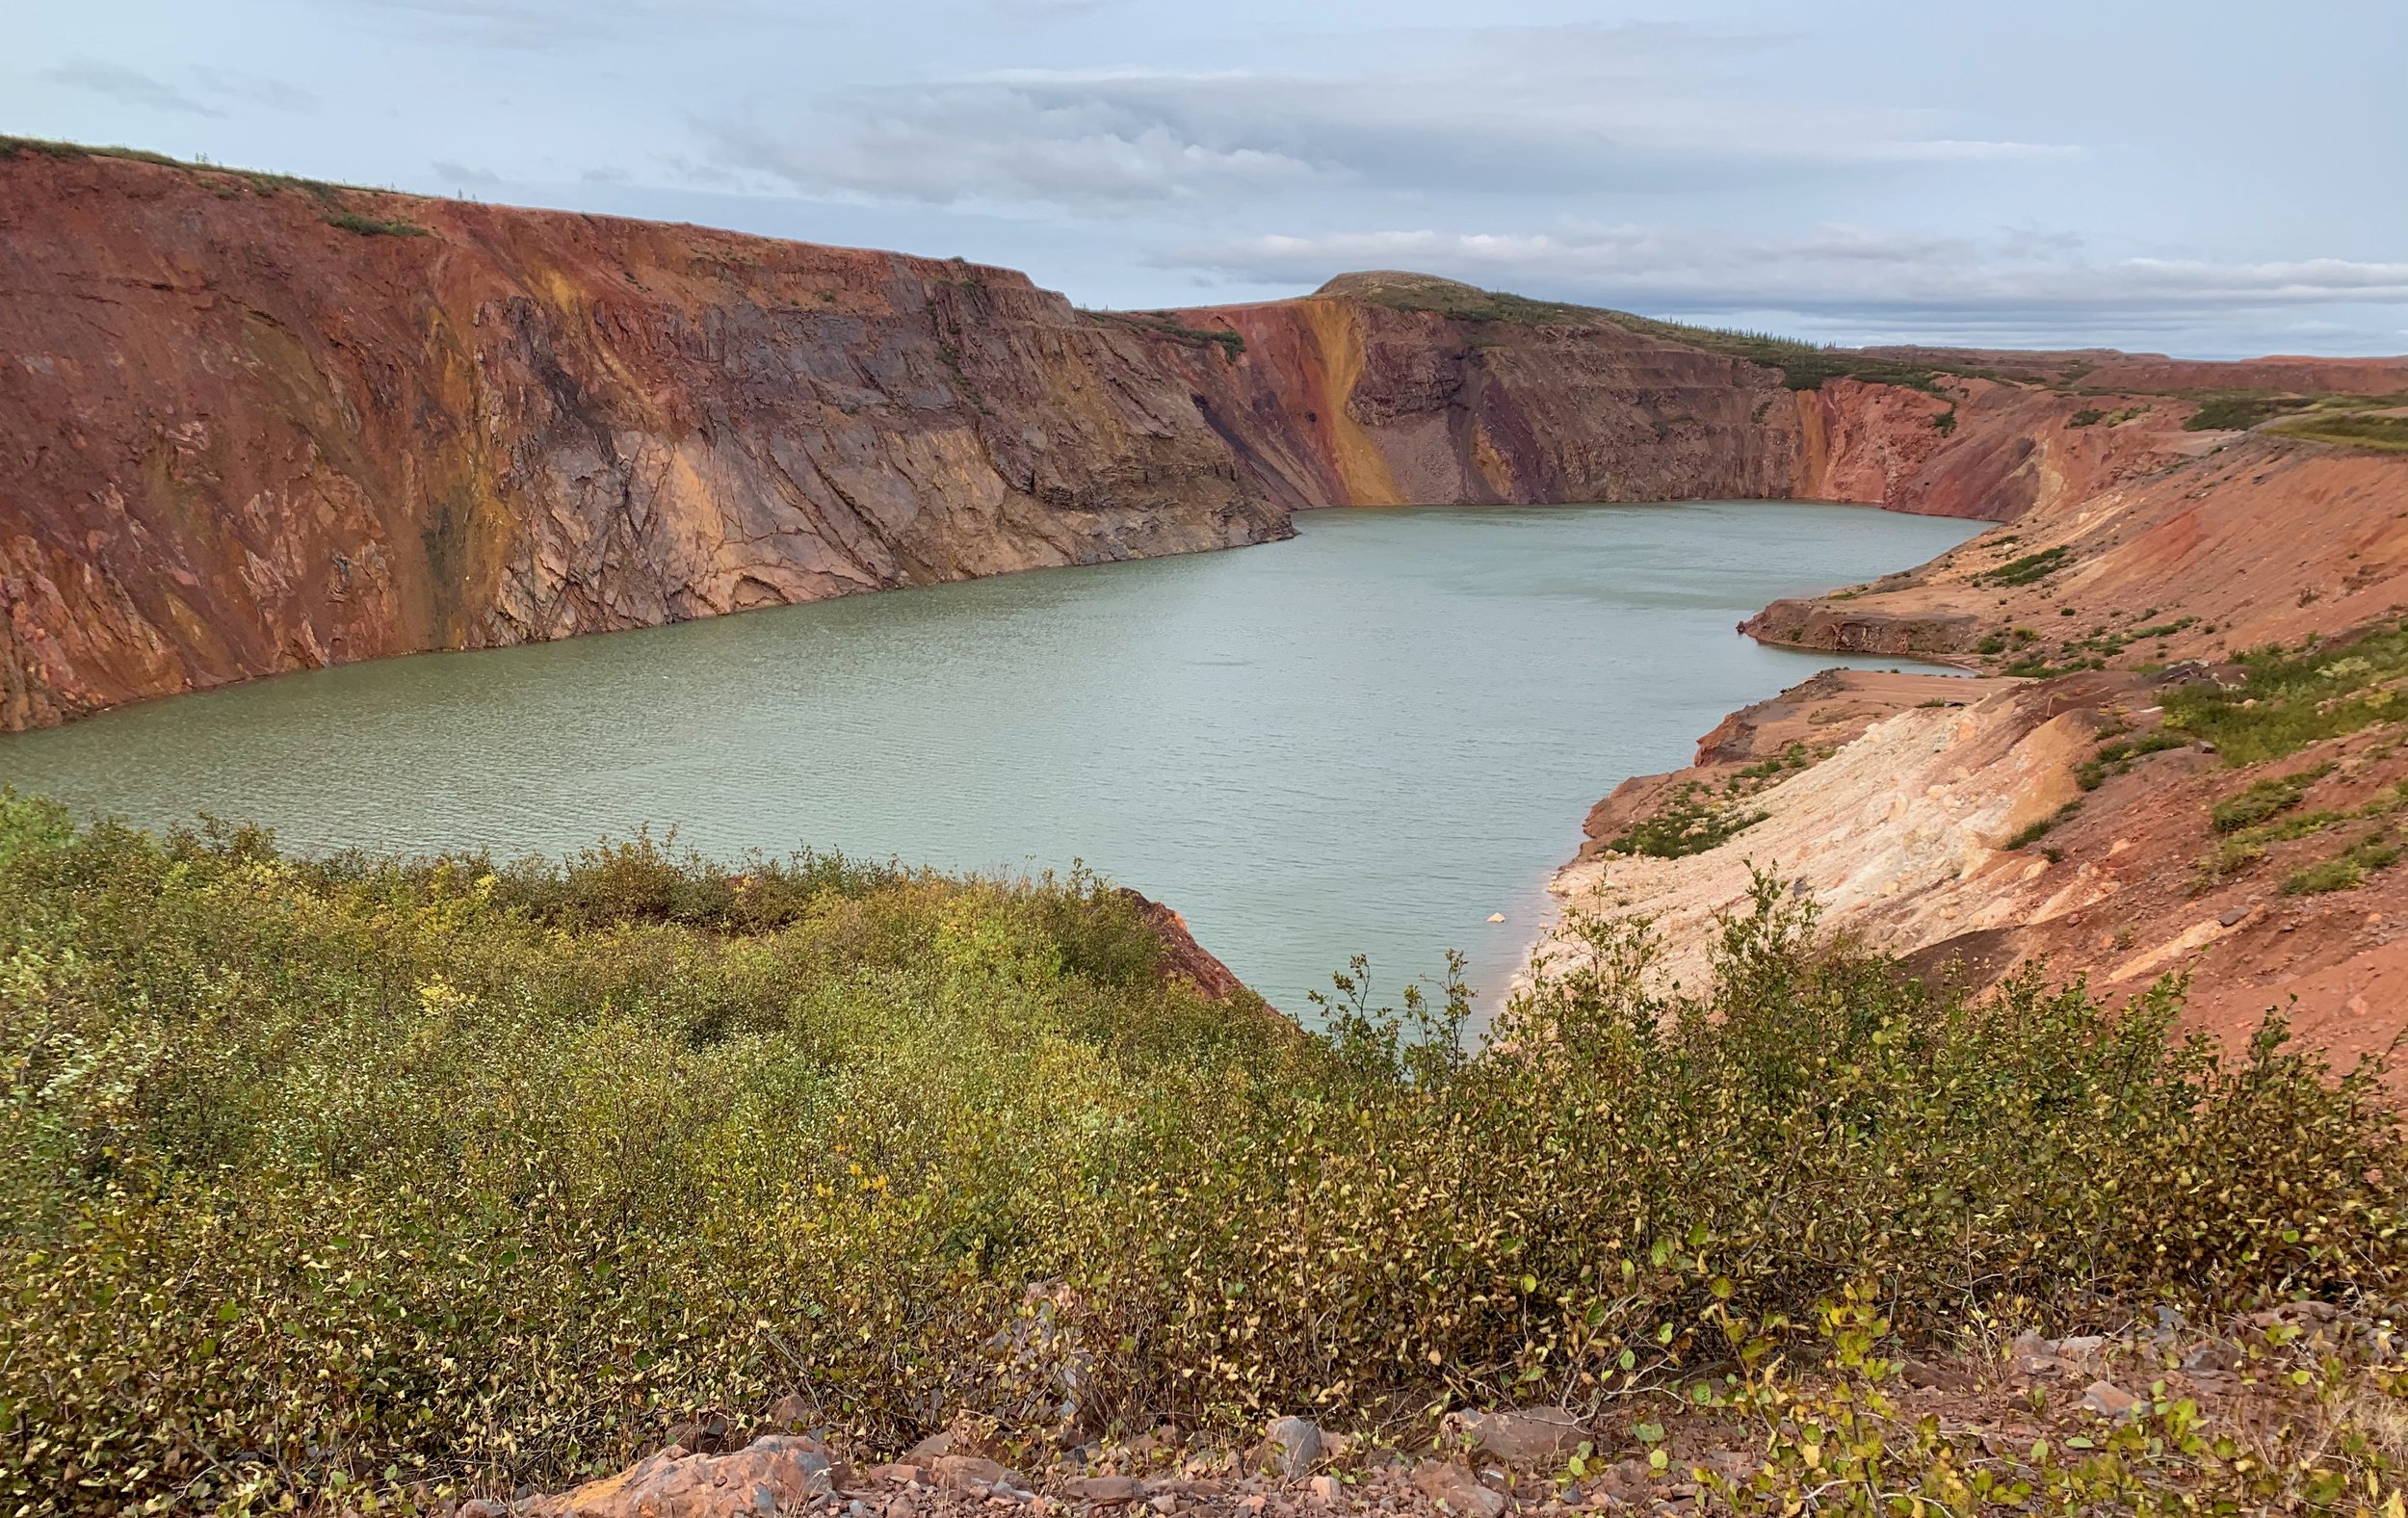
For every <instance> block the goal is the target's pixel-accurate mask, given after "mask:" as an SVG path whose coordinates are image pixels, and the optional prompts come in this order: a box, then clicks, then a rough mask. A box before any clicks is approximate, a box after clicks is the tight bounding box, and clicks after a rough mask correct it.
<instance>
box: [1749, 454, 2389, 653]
mask: <svg viewBox="0 0 2408 1518" xmlns="http://www.w3.org/2000/svg"><path fill="white" fill-rule="evenodd" d="M2193 435H2194V436H2195V435H2199V434H2193ZM2178 463H2179V466H2178V467H2174V468H2171V469H2163V468H2161V469H2160V470H2159V471H2158V472H2156V473H2153V474H2152V475H2150V476H2148V477H2146V478H2143V479H2140V480H2136V481H2133V482H2131V483H2129V484H2121V485H2117V486H2114V487H2112V488H2109V489H2105V490H2101V491H2099V492H2097V493H2096V494H2091V495H2076V494H2074V493H2072V492H2071V491H2067V492H2064V493H2061V494H2059V495H2057V496H2055V498H2053V499H2051V500H2050V501H2048V502H2047V504H2046V505H2045V506H2044V507H2038V508H2035V509H2034V510H2032V511H2031V512H2030V513H2029V514H2028V515H2026V516H2024V517H2023V518H2022V519H2020V520H2018V521H2017V522H2015V523H2014V528H2013V531H2012V532H1998V533H1989V534H1984V535H1983V536H1982V537H1977V538H1975V539H1974V540H1972V541H1971V542H1968V543H1966V544H1964V545H1962V546H1961V547H1959V548H1956V549H1954V550H1952V551H1950V553H1947V554H1944V555H1942V556H1941V557H1940V558H1939V559H1936V560H1934V561H1933V562H1931V563H1928V564H1925V565H1924V566H1922V567H1921V568H1919V569H1916V570H1913V571H1911V572H1909V573H1906V574H1900V575H1893V576H1890V577H1888V578H1886V579H1883V580H1880V581H1876V582H1874V583H1873V584H1872V585H1871V586H1870V587H1868V588H1866V589H1863V590H1861V591H1858V592H1844V593H1842V594H1839V595H1832V596H1818V597H1814V598H1811V599H1807V600H1796V601H1777V602H1775V603H1773V604H1772V605H1771V606H1769V607H1767V608H1766V609H1765V611H1763V612H1762V613H1760V614H1758V615H1756V616H1755V617H1754V618H1753V619H1751V620H1750V621H1749V622H1747V623H1746V626H1745V630H1746V631H1747V632H1749V633H1751V634H1753V635H1755V636H1756V637H1758V638H1762V639H1765V640H1766V641H1772V642H1783V643H1791V644H1795V645H1798V646H1802V647H1808V648H1832V649H1850V650H1857V651H1862V652H1869V653H1891V654H1920V655H1924V656H1927V657H1935V658H1944V659H1955V660H1959V661H1962V662H1966V663H1977V662H1979V660H1978V658H1977V657H1976V656H1977V654H1978V653H1979V651H1980V650H1981V649H1983V648H1985V647H1991V648H1992V649H1993V651H1992V652H1991V653H1990V654H1989V655H1988V660H1989V662H1990V663H1991V664H1993V665H2001V664H2004V663H2007V662H2010V661H2013V660H2016V659H2019V658H2027V657H2030V656H2032V655H2034V654H2038V655H2042V656H2045V657H2047V658H2049V659H2051V660H2053V661H2054V662H2055V663H2056V664H2058V665H2062V664H2064V663H2066V662H2068V660H2069V659H2070V658H2078V657H2081V651H2080V650H2079V649H2071V650H2069V649H2065V648H2063V647H2062V646H2061V644H2062V643H2063V642H2064V641H2065V640H2067V639H2069V638H2072V639H2077V640H2079V639H2081V638H2085V637H2090V636H2092V635H2094V634H2097V633H2102V632H2105V633H2115V634H2122V635H2130V634H2133V633H2136V632H2139V631H2141V630H2143V629H2144V628H2147V629H2151V630H2153V631H2152V636H2150V637H2148V638H2146V639H2143V640H2141V641H2139V642H2138V644H2137V645H2135V646H2136V649H2137V651H2138V652H2139V653H2145V655H2146V656H2147V657H2149V658H2152V659H2156V660H2160V661H2162V660H2170V659H2198V658H2218V657H2222V656H2223V655H2225V654H2227V653H2233V652H2238V651H2240V650H2243V649H2248V648H2254V647H2259V646H2263V645H2264V644H2266V643H2269V642H2290V643H2295V642H2297V641H2299V640H2301V639H2303V638H2305V637H2307V636H2308V635H2309V634H2311V633H2316V634H2325V635H2330V634H2333V633H2337V632H2340V631H2343V630H2344V629H2346V628H2350V627H2354V626H2357V625H2358V624H2360V623H2362V622H2365V621H2367V620H2369V619H2370V618H2372V617H2376V616H2381V615H2391V614H2394V613H2395V612H2398V611H2400V610H2402V609H2403V608H2408V515H2403V513H2408V457H2403V456H2400V455H2396V454H2382V453H2371V452H2359V451H2354V450H2349V449H2343V448H2336V447H2332V446H2330V445H2326V444H2321V443H2310V442H2298V441H2292V440H2290V439H2286V438H2282V437H2279V436H2272V435H2266V434H2249V435H2245V436H2242V437H2239V438H2238V439H2237V440H2236V441H2234V442H2232V443H2231V444H2229V445H2228V446H2226V447H2224V448H2223V449H2222V450H2221V451H2219V452H2216V453H2213V454H2212V455H2210V456H2208V457H2204V458H2197V459H2193V460H2188V461H2178ZM2044 555H2045V556H2051V558H2050V559H2048V560H2046V561H2042V563H2039V564H2035V563H2034V561H2035V560H2036V559H2039V557H2040V556H2044ZM2046 563H2054V564H2055V567H2054V568H2053V569H2049V570H2048V572H2045V573H2038V574H2036V575H2033V576H2032V577H2031V578H2029V579H2028V580H2023V581H2022V582H2021V583H2016V582H2017V581H2018V579H2019V574H2018V571H2017V568H2016V566H2017V565H2019V564H2021V565H2024V566H2026V568H2038V567H2042V566H2043V565H2045V564H2046ZM2157 629H2162V631H2161V632H2160V631H2155V630H2157ZM1985 640H1986V641H1985Z"/></svg>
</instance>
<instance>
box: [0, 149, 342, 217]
mask: <svg viewBox="0 0 2408 1518" xmlns="http://www.w3.org/2000/svg"><path fill="white" fill-rule="evenodd" d="M19 156H27V157H33V156H39V157H43V158H53V159H58V160H61V161H67V160H73V159H79V158H110V159H124V160H127V161H129V162H132V163H138V164H150V165H153V166H155V167H158V168H161V169H173V170H178V171H180V172H184V173H192V174H210V175H216V176H220V177H221V179H222V180H227V181H232V182H234V183H238V184H241V185H243V186H245V187H247V188H249V190H250V191H251V192H252V193H254V194H257V195H280V194H283V193H284V192H286V191H298V192H301V193H302V194H306V195H311V196H317V197H318V198H319V199H321V200H329V201H330V200H331V199H332V198H333V197H334V196H336V195H337V194H338V193H340V192H342V191H344V190H353V189H361V188H364V187H362V186H356V185H338V184H333V183H329V182H327V181H326V180H323V179H302V178H298V177H296V176H294V175H292V174H276V173H268V172H266V171H264V170H257V169H229V168H226V167H225V166H224V165H222V164H212V163H196V162H192V161H189V160H186V159H181V158H170V157H169V156H168V155H167V154H165V153H153V152H149V151H146V150H144V149H143V148H139V147H99V146H91V145H88V144H82V143H58V142H51V141H49V140H47V139H44V138H36V137H6V136H0V161H5V160H8V159H11V158H16V157H19Z"/></svg>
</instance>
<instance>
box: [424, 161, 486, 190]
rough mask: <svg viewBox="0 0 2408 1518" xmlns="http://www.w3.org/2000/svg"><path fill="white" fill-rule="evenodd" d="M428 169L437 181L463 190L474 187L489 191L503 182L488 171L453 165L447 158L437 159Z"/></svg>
mask: <svg viewBox="0 0 2408 1518" xmlns="http://www.w3.org/2000/svg"><path fill="white" fill-rule="evenodd" d="M429 167H430V168H432V169H433V170H434V176H435V177H436V178H437V179H440V180H442V181H443V182H444V183H446V184H449V185H452V186H454V187H456V188H461V189H465V188H466V187H468V186H470V185H474V186H476V187H477V188H478V189H480V190H489V189H492V188H493V187H494V186H496V185H499V184H501V183H502V182H503V181H502V176H501V175H500V174H497V173H495V172H494V171H493V170H490V169H477V168H473V167H471V166H469V165H467V164H460V163H454V162H453V161H452V160H451V159H448V158H438V159H436V160H435V161H434V162H433V163H432V165H430V166H429Z"/></svg>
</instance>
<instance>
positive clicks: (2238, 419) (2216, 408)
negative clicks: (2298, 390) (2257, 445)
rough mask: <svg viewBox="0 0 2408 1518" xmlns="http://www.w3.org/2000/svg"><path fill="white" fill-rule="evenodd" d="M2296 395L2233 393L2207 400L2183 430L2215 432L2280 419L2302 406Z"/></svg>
mask: <svg viewBox="0 0 2408 1518" xmlns="http://www.w3.org/2000/svg"><path fill="white" fill-rule="evenodd" d="M2307 404H2308V403H2307V401H2306V400H2305V399H2304V398H2302V397H2299V396H2282V395H2266V394H2264V393H2262V392H2258V391H2235V392H2232V393H2230V394H2227V395H2219V396H2214V397H2212V398H2210V399H2209V400H2208V401H2206V402H2205V403H2203V404H2202V405H2201V406H2200V407H2199V409H2197V410H2196V411H2193V412H2191V413H2190V420H2189V421H2187V422H2185V423H2184V424H2183V427H2184V429H2185V430H2186V431H2188V432H2224V431H2227V430H2234V429H2241V428H2250V427H2255V426H2257V425H2258V424H2259V423H2260V422H2263V421H2264V420H2266V419H2267V418H2268V417H2274V416H2280V415H2282V414H2283V413H2284V412H2286V411H2295V410H2297V409H2299V408H2300V407H2301V406H2306V405H2307Z"/></svg>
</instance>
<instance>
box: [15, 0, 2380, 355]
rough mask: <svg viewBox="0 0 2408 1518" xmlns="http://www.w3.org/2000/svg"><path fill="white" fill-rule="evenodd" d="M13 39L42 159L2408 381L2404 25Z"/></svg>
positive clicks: (1035, 6) (553, 2) (123, 17)
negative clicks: (2249, 359)
mask: <svg viewBox="0 0 2408 1518" xmlns="http://www.w3.org/2000/svg"><path fill="white" fill-rule="evenodd" d="M10 10H11V11H12V12H13V14H12V15H11V18H10V26H9V32H10V45H9V47H8V49H7V53H6V56H5V57H4V58H0V131H6V132H13V133H18V134H22V135H28V136H38V137H53V138H65V139H71V140H75V141H80V142H90V143H122V144H133V145H137V146H142V147H147V148H153V149H157V150H160V151H164V152H169V153H174V154H177V155H180V156H193V155H200V154H205V155H207V156H208V157H210V158H212V159H214V160H217V161H220V162H223V163H230V164H238V165H242V166H245V167H255V168H262V169H274V170H286V171H290V172H296V173H302V174H308V175H313V176H317V177H323V178H333V179H344V180H349V181H353V182H357V183H373V184H389V185H392V186H394V187H396V188H400V189H405V190H414V191H426V192H433V193H438V194H454V193H465V194H468V195H472V196H478V197H480V198H483V199H487V200H495V201H512V202H520V203H526V204H537V205H554V206H568V207H575V208H579V209H586V210H595V211H609V212H617V213H623V214H627V215H634V216H648V217H664V218H670V219H674V220H680V221H693V222H708V223H711V224H715V225H720V226H730V227H738V228H742V229H745V230H747V231H756V232H766V233H771V234H775V235H780V236H789V237H799V238H808V239H812V240H815V241H822V242H836V243H856V244H869V245H873V246H879V247H890V248H901V249H908V250H910V251H914V252H922V253H930V254H936V255H940V256H949V255H954V254H961V255H964V256H967V257H970V258H974V259H980V260H983V261H989V262H995V263H1002V264H1008V265H1012V266H1015V267H1018V268H1023V269H1026V270H1028V271H1030V272H1031V273H1032V274H1033V275H1035V276H1036V278H1037V279H1038V280H1039V281H1040V282H1042V283H1044V284H1047V285H1050V286H1053V287H1055V288H1058V289H1060V290H1064V291H1066V292H1068V293H1069V294H1070V296H1071V297H1072V298H1073V299H1074V300H1077V301H1081V302H1082V303H1084V304H1089V305H1164V304H1202V303H1208V302H1215V301H1241V300H1254V299H1261V298H1266V297H1272V296H1281V295H1291V294H1296V293H1298V292H1300V291H1304V290H1309V289H1311V288H1312V287H1314V286H1315V285H1318V284H1320V283H1321V282H1322V280H1323V279H1325V278H1327V277H1328V276H1329V275H1332V274H1335V273H1338V272H1340V271H1342V270H1347V269H1361V268H1409V269H1419V270H1426V271H1429V272H1432V273H1436V274H1444V275H1454V276H1456V277H1459V278H1464V279H1470V280H1473V281H1476V282H1478V283H1480V284H1484V285H1490V286H1495V287H1501V288H1510V289H1515V290H1520V291H1524V292H1526V293H1529V294H1532V295H1540V296H1548V297H1555V298H1558V299H1566V300H1576V301H1593V302H1598V303H1604V304H1610V305H1616V306H1622V307H1626V308H1629V309H1634V310H1637V311H1642V312H1646V313H1649V314H1652V315H1661V316H1671V317H1679V318H1685V319H1689V320H1697V321H1705V322H1712V323H1715V324H1720V325H1737V326H1746V327H1762V328H1768V329H1772V330H1776V331H1782V332H1788V333H1794V334H1797V335H1801V336H1807V337H1812V338H1816V339H1819V340H1825V341H1838V342H1879V341H1901V340H1947V341H1956V340H1962V341H1974V342H1983V343H2013V344H2070V345H2090V344H2101V343H2104V344H2113V345H2116V346H2121V347H2126V348H2139V349H2156V350H2162V351H2168V352H2174V353H2190V354H2201V355H2210V356H2229V355H2238V354H2245V353H2267V352H2293V353H2300V352H2305V353H2402V352H2408V0H2323V3H2320V4H2316V5H2312V6H2311V5H2302V6H2282V7H2277V6H2270V5H2266V4H2264V3H2252V4H2241V3H2239V0H2015V3H2013V4H2008V5H1997V6H1987V7H1981V8H1977V9H1976V8H1972V7H1966V6H1960V5H1948V4H1935V3H1931V0H1917V3H1913V4H1879V5H1874V4H1850V3H1848V0H1824V3H1823V4H1820V5H1799V4H1796V3H1795V0H1782V3H1779V4H1772V3H1755V0H1690V3H1688V4H1674V3H1671V0H1665V3H1662V4H1657V5H1645V4H1627V5H1626V4H1613V3H1601V0H1590V3H1574V0H1485V3H1484V4H1480V5H1465V4H1463V3H1461V0H1452V3H1449V4H1444V5H1441V4H1436V3H1424V0H1336V3H1332V0H1320V3H1313V4H1303V3H1296V0H1180V3H1168V0H847V3H845V4H842V5H835V4H822V3H818V0H688V3H673V0H208V3H195V0H88V3H80V4H66V3H62V0H25V3H21V4H18V5H14V6H12V7H11V8H10ZM1473 16H1478V17H1479V19H1478V20H1476V21H1475V20H1471V19H1468V18H1470V17H1473Z"/></svg>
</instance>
